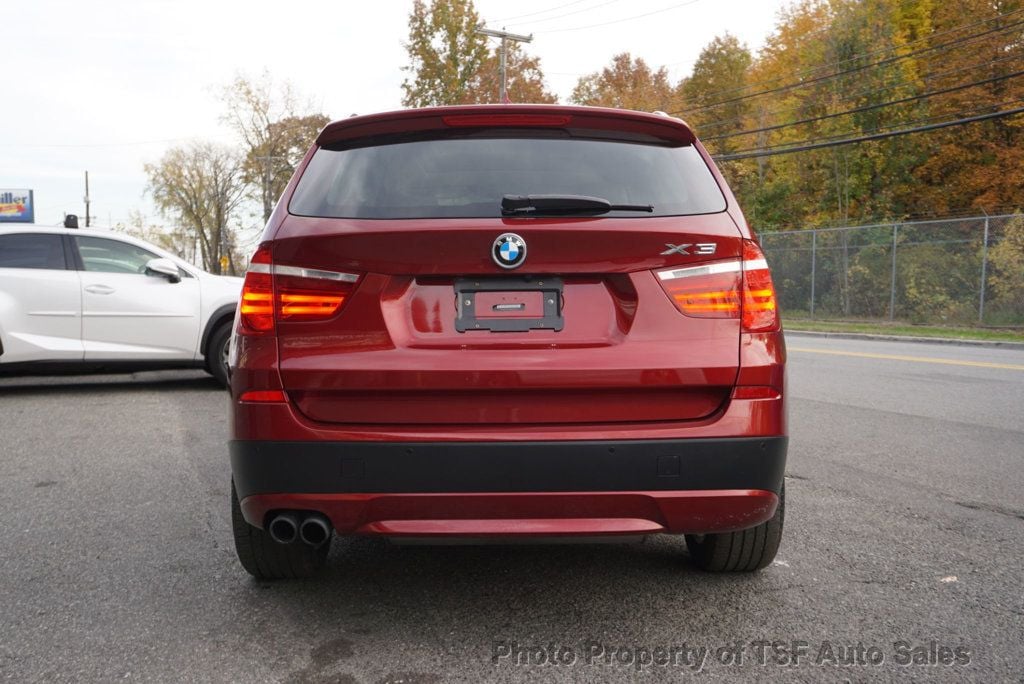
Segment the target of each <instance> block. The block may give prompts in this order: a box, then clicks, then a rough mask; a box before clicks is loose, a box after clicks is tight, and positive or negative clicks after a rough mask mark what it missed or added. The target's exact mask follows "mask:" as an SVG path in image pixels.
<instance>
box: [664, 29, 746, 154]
mask: <svg viewBox="0 0 1024 684" xmlns="http://www.w3.org/2000/svg"><path fill="white" fill-rule="evenodd" d="M752 61H753V58H752V57H751V56H750V50H748V49H747V46H746V45H743V44H742V43H740V42H739V40H737V39H736V37H735V36H731V35H729V34H728V33H726V34H725V35H724V36H718V37H716V38H714V39H713V40H712V41H711V42H710V43H708V44H707V45H706V46H705V47H704V49H703V50H701V52H700V56H699V57H697V62H696V63H695V64H694V65H693V72H692V73H691V74H690V76H688V77H687V78H685V79H683V80H682V82H681V83H680V84H679V87H678V93H679V96H680V98H679V99H680V100H681V101H682V103H683V105H682V106H683V115H684V116H685V118H686V120H687V122H688V123H689V124H690V125H691V126H693V127H694V128H695V129H696V130H697V133H698V134H700V130H701V128H702V126H703V125H704V124H705V123H707V124H708V125H709V126H710V125H712V124H714V123H721V122H724V123H728V124H730V125H729V126H728V127H724V126H715V127H713V128H710V131H711V132H712V133H711V134H712V135H717V134H718V133H719V131H724V130H742V128H743V127H744V126H747V125H748V124H752V123H754V122H752V121H748V109H749V105H748V103H747V101H746V100H737V101H735V102H726V103H725V104H723V105H722V106H718V107H714V108H712V109H701V108H700V106H701V105H706V104H709V103H714V102H719V101H722V100H735V98H736V97H737V96H739V95H741V94H742V93H743V89H744V88H745V87H746V85H747V71H748V70H749V69H750V65H751V62H752ZM688 109H689V110H692V111H690V112H687V110H688ZM740 140H741V141H742V142H741V143H740V144H742V145H743V146H748V145H750V142H751V141H750V140H749V139H747V138H741V139H740ZM709 147H710V149H711V150H713V151H714V152H716V153H719V154H727V153H729V152H732V151H734V150H735V149H736V147H737V142H736V141H735V140H730V139H723V140H714V141H711V143H710V144H709Z"/></svg>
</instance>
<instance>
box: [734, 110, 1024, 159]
mask: <svg viewBox="0 0 1024 684" xmlns="http://www.w3.org/2000/svg"><path fill="white" fill-rule="evenodd" d="M1017 114H1024V107H1016V108H1014V109H1006V110H1002V111H998V112H991V113H989V114H979V115H977V116H970V117H966V118H962V119H954V120H952V121H943V122H940V123H934V124H928V125H926V126H916V127H914V128H904V129H900V130H897V131H890V132H887V133H874V134H871V135H862V136H858V137H856V138H844V139H842V140H833V141H831V142H822V143H812V144H809V145H799V146H795V147H787V148H785V149H776V150H762V151H758V152H737V153H735V154H724V155H721V156H719V157H716V159H717V160H718V161H733V160H737V159H753V158H755V157H774V156H776V155H780V154H791V153H793V152H808V151H810V150H820V149H824V148H826V147H837V146H840V145H852V144H854V143H862V142H871V141H874V140H883V139H885V138H895V137H898V136H902V135H910V134H912V133H924V132H926V131H936V130H939V129H941V128H950V127H953V126H965V125H967V124H971V123H976V122H979V121H989V120H992V119H1001V118H1004V117H1008V116H1015V115H1017Z"/></svg>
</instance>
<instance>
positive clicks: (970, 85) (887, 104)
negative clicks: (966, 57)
mask: <svg viewBox="0 0 1024 684" xmlns="http://www.w3.org/2000/svg"><path fill="white" fill-rule="evenodd" d="M1021 75H1024V71H1015V72H1013V73H1010V74H1004V75H1002V76H994V77H992V78H986V79H984V80H981V81H973V82H971V83H963V84H960V85H957V86H953V87H951V88H942V89H940V90H932V91H930V92H927V93H919V94H917V95H912V96H910V97H903V98H900V99H898V100H890V101H888V102H877V103H875V104H869V105H863V106H861V107H854V108H853V109H847V110H846V111H842V112H833V113H831V114H822V115H821V116H813V117H810V118H807V119H800V120H798V121H789V122H787V123H782V124H775V125H774V126H764V127H762V128H752V129H750V130H748V131H737V132H735V133H726V134H723V135H713V136H711V137H707V138H703V140H725V139H727V138H737V137H739V136H744V135H753V134H754V133H764V132H767V131H777V130H779V129H781V128H789V127H791V126H802V125H803V124H808V123H814V122H816V121H825V120H827V119H835V118H837V117H840V116H849V115H850V114H860V113H861V112H869V111H872V110H874V109H881V108H883V107H893V106H895V105H900V104H906V103H908V102H916V101H917V100H925V99H928V98H930V97H935V96H936V95H945V94H947V93H955V92H957V91H960V90H966V89H968V88H974V87H975V86H982V85H988V84H989V83H997V82H999V81H1005V80H1008V79H1011V78H1016V77H1018V76H1021Z"/></svg>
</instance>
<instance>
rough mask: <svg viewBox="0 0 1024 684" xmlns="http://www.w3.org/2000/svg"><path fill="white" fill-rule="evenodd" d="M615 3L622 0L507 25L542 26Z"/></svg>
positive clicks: (611, 0)
mask: <svg viewBox="0 0 1024 684" xmlns="http://www.w3.org/2000/svg"><path fill="white" fill-rule="evenodd" d="M616 2H622V0H605V1H604V2H602V3H598V4H596V5H591V6H590V7H584V8H583V9H578V10H573V11H572V12H566V13H564V14H558V15H555V16H553V17H544V18H543V19H535V20H533V21H520V22H517V23H514V24H509V26H523V25H524V24H543V23H546V22H549V21H555V20H556V19H562V18H563V17H571V16H573V15H575V14H581V13H583V12H590V11H591V10H596V9H599V8H601V7H604V6H605V5H611V4H614V3H616Z"/></svg>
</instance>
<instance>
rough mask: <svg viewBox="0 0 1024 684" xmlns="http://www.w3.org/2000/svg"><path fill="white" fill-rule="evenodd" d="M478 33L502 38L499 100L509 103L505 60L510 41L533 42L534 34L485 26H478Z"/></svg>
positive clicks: (499, 55) (499, 56) (499, 57)
mask: <svg viewBox="0 0 1024 684" xmlns="http://www.w3.org/2000/svg"><path fill="white" fill-rule="evenodd" d="M476 32H477V33H482V34H483V35H485V36H491V37H492V38H500V39H501V48H500V49H499V50H498V64H499V67H498V71H499V76H498V80H499V81H500V85H499V86H498V102H500V103H501V104H508V102H509V99H508V91H507V90H506V88H505V71H506V68H505V60H506V55H505V53H506V52H507V46H508V41H510V40H514V41H517V42H520V43H531V42H533V34H532V33H531V34H530V35H528V36H524V35H521V34H518V33H509V32H508V31H497V30H495V29H489V28H484V27H483V26H477V27H476Z"/></svg>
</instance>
